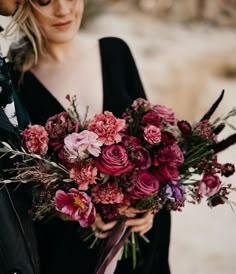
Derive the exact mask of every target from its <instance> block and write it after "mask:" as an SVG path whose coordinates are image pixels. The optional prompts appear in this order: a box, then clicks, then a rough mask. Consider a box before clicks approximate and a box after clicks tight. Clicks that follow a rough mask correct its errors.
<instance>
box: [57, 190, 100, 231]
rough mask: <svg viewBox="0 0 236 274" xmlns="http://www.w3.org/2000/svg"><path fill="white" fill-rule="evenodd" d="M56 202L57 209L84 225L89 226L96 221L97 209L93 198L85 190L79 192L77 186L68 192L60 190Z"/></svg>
mask: <svg viewBox="0 0 236 274" xmlns="http://www.w3.org/2000/svg"><path fill="white" fill-rule="evenodd" d="M55 203H56V210H57V211H59V212H62V213H64V214H66V215H69V216H70V217H71V218H72V219H73V220H75V221H78V222H79V223H80V225H81V226H82V227H88V226H90V225H92V224H93V223H94V222H95V218H96V210H95V207H94V205H93V204H92V202H91V198H90V197H89V196H88V195H87V194H86V193H85V192H79V191H78V190H77V189H75V188H71V189H70V190H69V192H68V193H65V192H64V191H63V190H58V191H57V192H56V195H55Z"/></svg>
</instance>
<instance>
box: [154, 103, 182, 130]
mask: <svg viewBox="0 0 236 274" xmlns="http://www.w3.org/2000/svg"><path fill="white" fill-rule="evenodd" d="M153 111H154V112H155V113H156V114H157V115H158V117H159V119H160V120H161V123H162V124H171V125H176V122H177V120H176V118H175V113H174V111H173V110H172V109H171V108H168V107H166V106H162V105H155V106H153Z"/></svg>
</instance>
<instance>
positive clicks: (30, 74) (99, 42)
mask: <svg viewBox="0 0 236 274" xmlns="http://www.w3.org/2000/svg"><path fill="white" fill-rule="evenodd" d="M98 47H99V49H98V51H99V56H100V58H99V59H100V69H101V70H100V71H101V77H102V111H104V103H105V102H104V97H105V96H104V88H105V77H104V69H103V56H102V48H101V39H99V40H98ZM27 74H28V75H29V76H30V77H31V78H32V79H34V81H36V82H37V84H39V85H40V86H41V87H42V90H41V91H40V92H42V91H44V92H45V93H47V94H48V95H49V96H50V97H51V99H52V100H53V101H54V102H55V104H56V105H57V107H58V108H60V109H61V111H66V110H65V108H64V107H63V106H62V104H61V103H60V102H59V101H58V100H57V98H56V97H55V96H54V95H53V94H52V93H51V92H50V90H49V89H48V88H47V87H46V86H45V85H44V84H43V83H42V82H41V81H40V80H39V79H38V77H37V76H36V75H35V74H34V73H33V72H31V71H30V70H29V71H27Z"/></svg>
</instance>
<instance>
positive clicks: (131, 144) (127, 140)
mask: <svg viewBox="0 0 236 274" xmlns="http://www.w3.org/2000/svg"><path fill="white" fill-rule="evenodd" d="M122 144H123V145H124V146H125V147H127V148H128V149H130V150H132V149H133V148H135V147H136V146H138V145H140V144H141V141H140V140H139V139H138V138H137V137H134V136H130V135H123V137H122Z"/></svg>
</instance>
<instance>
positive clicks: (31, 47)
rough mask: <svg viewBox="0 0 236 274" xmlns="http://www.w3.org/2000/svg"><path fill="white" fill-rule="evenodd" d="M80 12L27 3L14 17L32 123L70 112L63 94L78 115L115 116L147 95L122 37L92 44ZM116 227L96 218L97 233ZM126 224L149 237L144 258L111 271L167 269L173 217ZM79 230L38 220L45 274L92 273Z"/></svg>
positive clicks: (57, 3) (17, 58)
mask: <svg viewBox="0 0 236 274" xmlns="http://www.w3.org/2000/svg"><path fill="white" fill-rule="evenodd" d="M82 14H83V1H82V0H52V1H50V0H34V1H33V0H32V1H31V0H30V1H29V2H28V3H25V4H24V5H23V7H22V8H21V9H20V10H19V11H18V13H17V14H16V16H15V20H16V22H17V23H18V24H19V26H20V28H21V31H22V33H23V35H24V36H23V38H22V39H21V41H20V42H19V43H18V44H17V47H13V48H12V50H11V54H10V56H11V60H12V62H13V63H14V64H15V71H14V72H13V76H14V79H15V83H18V87H19V90H20V93H19V95H20V98H21V100H22V102H23V104H24V106H25V107H26V109H27V110H28V112H29V115H30V117H31V119H32V123H37V124H44V123H45V122H46V120H47V119H48V118H49V117H50V116H52V115H55V114H56V113H59V112H61V111H63V110H65V109H67V108H68V106H69V105H68V103H67V101H66V100H65V97H66V95H67V94H70V95H74V94H77V97H78V99H79V108H80V109H79V112H80V114H81V115H84V113H85V109H86V106H89V115H90V116H92V115H94V114H95V113H98V112H102V111H104V110H110V111H112V112H113V113H114V115H116V116H120V115H121V114H122V112H123V111H124V110H125V108H126V107H128V106H129V105H130V104H131V103H132V102H133V100H134V99H135V98H138V97H145V93H144V90H143V87H142V84H141V81H140V78H139V75H138V71H137V68H136V66H135V63H134V60H133V57H132V55H131V52H130V50H129V48H128V46H127V45H126V44H125V42H123V41H122V40H120V39H117V38H103V39H101V40H99V41H95V42H91V41H84V40H82V39H80V38H78V37H77V35H76V34H77V32H78V29H79V27H80V23H81V18H82ZM14 48H15V50H14ZM35 61H36V62H35ZM19 79H20V82H19ZM45 106H46V107H45ZM114 225H115V222H110V223H107V224H104V223H103V222H102V220H101V218H99V216H98V217H97V220H96V223H95V225H94V226H93V229H95V228H96V227H97V228H99V229H101V230H102V231H103V232H102V233H99V234H98V235H97V236H98V237H100V238H105V237H107V236H108V234H109V230H111V229H112V228H113V227H114ZM126 225H127V226H132V231H135V232H139V233H140V234H146V236H147V237H148V238H149V239H150V241H151V243H150V244H147V243H145V242H144V241H142V240H141V241H140V246H141V251H142V255H143V256H142V258H143V261H142V263H141V262H140V265H138V267H137V268H136V270H135V271H133V270H132V267H131V263H130V262H129V260H127V261H121V262H119V263H118V266H117V269H116V272H115V273H160V274H167V273H170V272H169V266H168V248H169V236H170V214H169V213H168V212H165V211H161V212H159V213H158V214H156V216H155V217H154V215H153V214H152V213H151V212H146V213H144V214H143V216H142V217H140V218H135V219H130V220H128V221H127V222H126ZM80 230H81V229H80V228H79V225H78V224H77V223H75V222H64V221H63V220H60V219H58V220H53V221H50V222H48V223H47V224H45V223H38V224H37V234H38V242H39V252H40V256H41V266H42V269H41V272H42V273H43V274H46V273H50V274H53V273H76V271H77V272H78V273H80V274H81V273H86V274H87V273H93V271H94V267H95V264H96V260H97V251H96V249H92V250H89V249H87V245H86V243H83V242H82V241H81V239H80Z"/></svg>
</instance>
